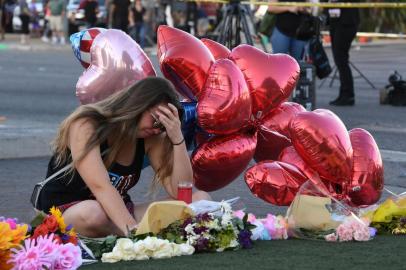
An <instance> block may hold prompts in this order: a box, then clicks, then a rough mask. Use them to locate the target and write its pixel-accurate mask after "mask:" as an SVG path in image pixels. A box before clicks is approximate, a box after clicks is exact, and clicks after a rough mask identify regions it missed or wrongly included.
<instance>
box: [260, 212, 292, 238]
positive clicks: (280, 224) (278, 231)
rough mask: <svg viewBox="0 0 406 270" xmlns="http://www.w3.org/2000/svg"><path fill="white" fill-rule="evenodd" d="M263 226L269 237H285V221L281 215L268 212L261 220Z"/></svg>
mask: <svg viewBox="0 0 406 270" xmlns="http://www.w3.org/2000/svg"><path fill="white" fill-rule="evenodd" d="M262 223H263V224H264V227H265V228H266V229H267V230H268V234H269V235H270V237H271V239H287V238H288V235H287V230H286V221H285V220H284V218H283V217H275V216H274V215H272V214H268V215H267V216H266V219H264V220H262Z"/></svg>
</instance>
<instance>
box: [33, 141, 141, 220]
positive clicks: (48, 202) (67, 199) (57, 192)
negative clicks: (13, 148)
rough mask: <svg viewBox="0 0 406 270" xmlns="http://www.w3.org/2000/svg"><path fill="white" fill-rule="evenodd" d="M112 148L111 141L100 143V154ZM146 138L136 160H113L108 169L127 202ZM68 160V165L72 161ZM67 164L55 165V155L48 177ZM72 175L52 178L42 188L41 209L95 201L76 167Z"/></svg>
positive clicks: (137, 171)
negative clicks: (130, 162) (126, 163)
mask: <svg viewBox="0 0 406 270" xmlns="http://www.w3.org/2000/svg"><path fill="white" fill-rule="evenodd" d="M107 148H108V145H107V142H105V143H103V144H101V145H100V153H103V152H104V151H105V150H106V149H107ZM144 154H145V149H144V140H143V139H139V140H138V142H137V147H136V152H135V153H134V160H133V162H132V164H131V165H129V166H124V165H121V164H119V163H113V164H112V166H111V167H110V168H109V169H108V173H109V176H110V182H111V184H112V185H113V186H114V187H115V188H116V189H117V191H118V192H119V193H120V195H121V197H122V198H123V200H124V202H128V201H130V200H131V198H130V196H129V195H128V194H127V192H128V190H129V189H130V188H132V187H133V186H135V184H137V182H138V180H139V178H140V174H141V170H142V165H143V160H144ZM70 162H71V161H68V162H67V163H66V164H68V163H70ZM66 164H61V165H60V166H55V155H54V156H53V157H52V158H51V160H50V161H49V164H48V171H47V176H46V177H49V176H50V175H52V174H54V173H55V172H57V171H59V170H60V169H61V168H63V167H65V165H66ZM73 173H74V175H73V178H72V174H68V175H64V174H63V173H62V174H61V176H59V177H57V178H54V179H52V180H51V181H49V182H48V183H47V184H46V185H45V186H44V187H43V189H42V191H41V193H40V197H39V210H42V211H44V212H46V213H48V212H49V209H50V208H51V207H52V206H60V205H63V204H67V203H71V202H75V201H83V200H92V199H93V200H94V199H95V197H94V195H93V194H92V192H91V191H90V189H89V188H88V186H87V185H86V183H85V182H84V181H83V179H82V177H81V176H80V175H79V173H78V172H77V171H76V170H75V171H74V172H73Z"/></svg>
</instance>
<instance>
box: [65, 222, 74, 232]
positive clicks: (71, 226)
mask: <svg viewBox="0 0 406 270" xmlns="http://www.w3.org/2000/svg"><path fill="white" fill-rule="evenodd" d="M72 228H73V225H72V224H69V225H68V226H67V227H66V231H67V232H69V231H70V230H72Z"/></svg>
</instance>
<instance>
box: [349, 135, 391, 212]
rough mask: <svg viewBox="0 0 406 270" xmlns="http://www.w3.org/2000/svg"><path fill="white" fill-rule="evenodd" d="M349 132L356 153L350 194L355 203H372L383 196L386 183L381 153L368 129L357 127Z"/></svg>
mask: <svg viewBox="0 0 406 270" xmlns="http://www.w3.org/2000/svg"><path fill="white" fill-rule="evenodd" d="M349 133H350V139H351V144H352V148H353V151H354V154H353V166H352V181H351V184H350V185H349V187H348V189H347V190H348V196H349V197H350V199H351V202H352V203H353V204H355V205H358V206H360V205H371V204H374V203H376V202H377V201H378V200H379V198H380V197H381V193H382V189H383V185H384V173H383V172H384V171H383V164H382V158H381V154H380V152H379V148H378V145H377V144H376V142H375V140H374V138H373V137H372V135H371V134H370V133H369V132H368V131H366V130H364V129H361V128H355V129H352V130H351V131H350V132H349Z"/></svg>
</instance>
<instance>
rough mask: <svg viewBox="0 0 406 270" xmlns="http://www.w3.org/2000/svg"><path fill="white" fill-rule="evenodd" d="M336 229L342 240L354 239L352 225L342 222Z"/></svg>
mask: <svg viewBox="0 0 406 270" xmlns="http://www.w3.org/2000/svg"><path fill="white" fill-rule="evenodd" d="M336 231H337V235H338V239H339V241H340V242H345V241H351V240H352V234H353V229H352V228H351V226H348V225H346V224H341V225H340V226H338V227H337V230H336Z"/></svg>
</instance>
